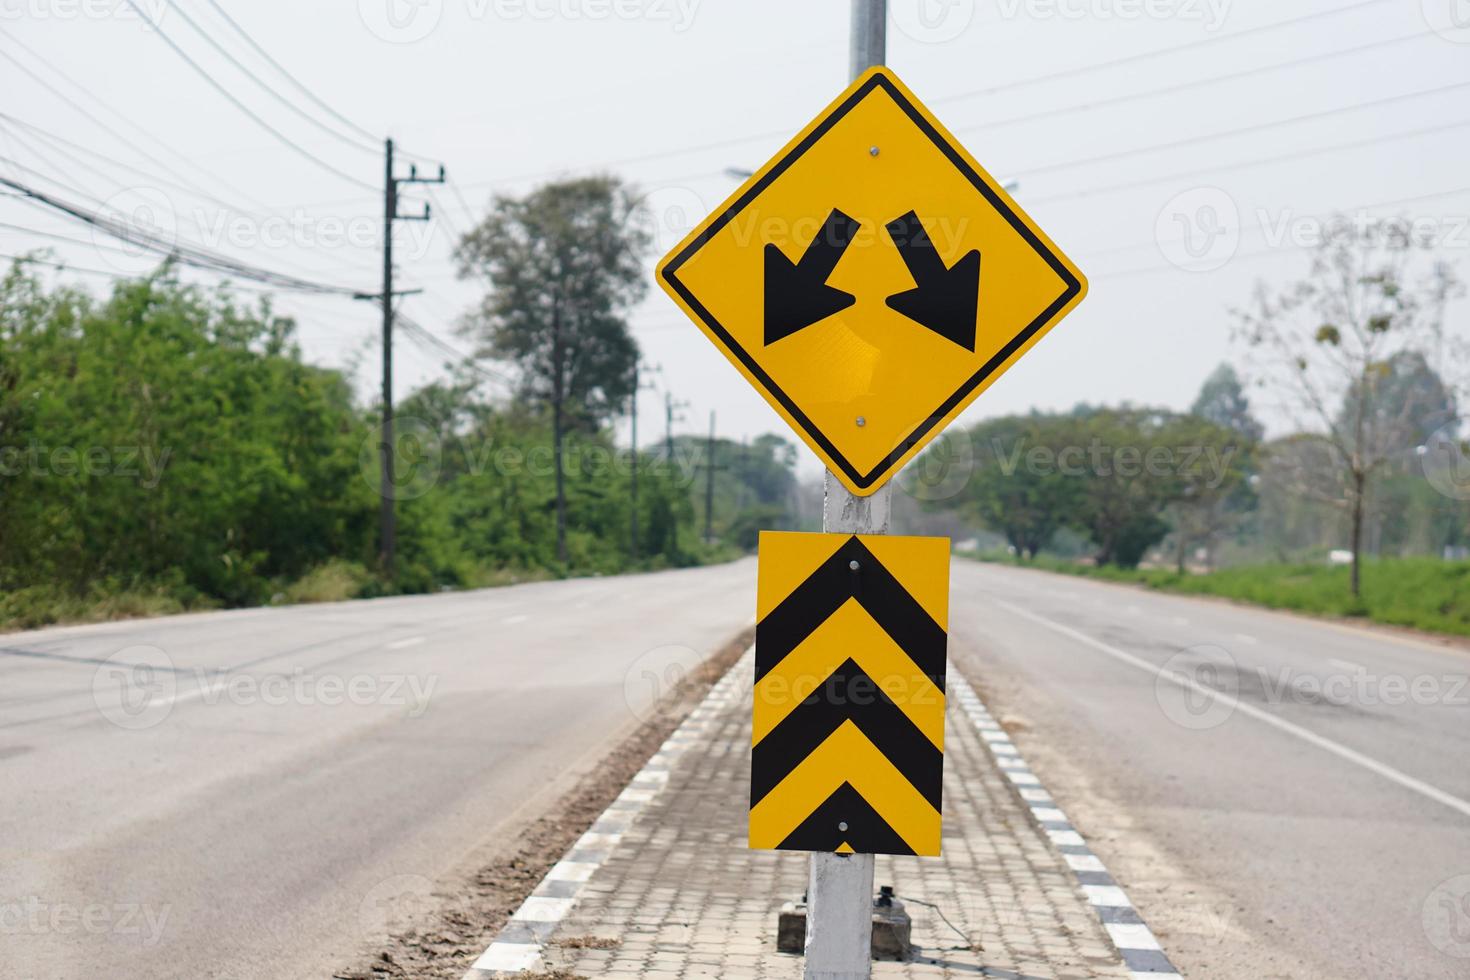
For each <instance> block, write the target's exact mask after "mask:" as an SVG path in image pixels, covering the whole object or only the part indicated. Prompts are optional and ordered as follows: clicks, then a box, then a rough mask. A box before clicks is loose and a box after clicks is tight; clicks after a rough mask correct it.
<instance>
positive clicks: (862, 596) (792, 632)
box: [755, 536, 945, 691]
mask: <svg viewBox="0 0 1470 980" xmlns="http://www.w3.org/2000/svg"><path fill="white" fill-rule="evenodd" d="M853 561H856V562H857V563H858V570H857V571H853V570H852V569H851V568H850V567H849V564H850V563H851V562H853ZM851 598H855V599H857V601H858V602H859V603H860V604H861V605H862V607H863V609H865V610H867V613H868V615H869V616H872V617H873V620H874V622H876V623H877V624H878V625H879V626H881V627H882V628H883V631H884V632H885V633H887V634H888V635H889V636H890V637H891V638H892V639H893V642H894V643H896V644H898V646H899V648H900V649H902V650H903V651H904V652H905V653H906V654H908V656H909V658H910V659H911V660H913V662H914V664H915V665H916V666H917V667H918V668H919V670H920V671H922V672H923V673H925V674H926V675H928V677H929V679H930V680H931V681H933V682H934V684H935V686H937V687H938V688H939V689H940V690H941V691H942V690H944V650H945V634H944V629H943V628H942V627H941V626H940V625H939V624H938V623H936V622H935V621H934V619H933V617H931V616H930V615H929V614H928V613H927V612H925V611H924V607H923V606H921V605H919V603H918V601H917V600H915V599H914V597H913V596H911V595H909V593H908V590H907V589H905V588H904V587H903V586H902V585H901V584H900V583H899V582H898V580H897V579H895V578H894V577H893V574H892V573H891V572H889V571H888V569H886V568H884V567H883V563H882V562H880V561H879V560H878V559H877V558H876V557H874V555H873V553H872V552H871V551H869V550H868V549H867V548H866V547H864V546H863V543H862V542H861V541H859V540H858V539H857V537H856V536H853V537H851V538H849V539H848V540H847V543H846V544H844V545H843V546H842V547H841V548H838V549H837V553H836V554H834V555H833V556H832V557H831V558H828V559H827V560H826V561H825V562H823V563H822V565H821V566H820V567H819V568H818V569H817V570H816V571H815V572H813V573H812V574H811V575H810V576H808V577H807V580H806V581H805V582H803V583H801V585H799V586H798V587H797V588H796V590H795V591H793V592H792V593H791V594H790V595H789V596H787V597H786V598H785V599H783V600H782V601H781V604H780V605H778V606H777V607H776V608H775V609H772V610H771V611H770V612H769V613H767V614H766V617H765V618H764V619H762V620H761V621H760V622H759V623H758V624H756V633H755V679H756V681H757V682H759V681H760V679H761V678H762V677H764V676H765V675H766V674H767V673H769V672H770V671H771V670H773V669H774V668H775V667H776V665H777V664H779V663H780V662H781V661H782V660H784V659H785V658H786V655H787V654H789V653H790V652H791V651H792V650H794V649H796V647H797V645H798V644H800V643H801V641H802V640H804V639H806V638H807V637H808V636H810V635H811V634H812V633H814V632H816V630H817V628H818V627H820V626H821V625H822V624H823V623H825V622H826V621H827V620H828V619H830V618H831V617H832V614H833V613H835V612H836V611H837V610H838V608H839V607H841V605H842V604H843V603H844V602H846V601H847V600H848V599H851Z"/></svg>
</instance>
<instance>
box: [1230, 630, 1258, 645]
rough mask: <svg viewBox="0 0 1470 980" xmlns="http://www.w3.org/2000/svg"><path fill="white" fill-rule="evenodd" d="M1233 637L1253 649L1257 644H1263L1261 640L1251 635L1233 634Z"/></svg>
mask: <svg viewBox="0 0 1470 980" xmlns="http://www.w3.org/2000/svg"><path fill="white" fill-rule="evenodd" d="M1232 635H1233V636H1234V637H1235V639H1236V640H1238V641H1239V642H1241V643H1244V644H1245V645H1246V646H1250V647H1253V646H1255V645H1256V644H1258V643H1260V642H1261V641H1260V640H1258V639H1256V638H1255V637H1254V636H1251V635H1250V634H1249V633H1235V634H1232Z"/></svg>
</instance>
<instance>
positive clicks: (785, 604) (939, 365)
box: [656, 0, 1087, 980]
mask: <svg viewBox="0 0 1470 980" xmlns="http://www.w3.org/2000/svg"><path fill="white" fill-rule="evenodd" d="M887 13H888V11H887V4H886V2H885V0H853V7H852V66H851V74H852V76H853V80H852V82H851V83H850V84H849V85H848V87H847V89H846V90H845V91H843V92H842V93H840V94H839V95H838V96H837V98H836V99H835V100H833V102H832V103H831V104H829V105H828V106H827V108H826V109H824V110H823V111H822V112H820V113H819V114H818V115H817V117H816V118H815V119H813V120H812V122H811V123H809V124H808V125H807V126H806V127H805V128H804V129H802V130H801V131H800V132H799V133H797V134H796V135H795V136H794V137H793V138H792V139H791V140H790V142H788V143H787V144H786V146H785V147H783V148H782V149H781V150H780V151H778V152H777V153H776V155H775V156H773V157H772V158H771V159H770V160H769V161H768V162H767V163H766V164H765V165H763V166H762V167H761V168H760V169H759V170H757V171H755V172H753V173H752V174H750V175H749V178H748V179H747V180H746V181H745V183H744V184H742V185H741V186H740V188H739V189H737V190H736V191H735V193H734V194H733V195H731V197H730V198H729V199H728V200H727V201H725V203H724V204H722V205H721V206H720V207H719V208H717V209H716V210H715V211H714V212H713V213H712V214H710V215H709V216H708V217H707V218H705V220H704V221H703V222H701V223H700V224H699V226H698V227H696V228H695V229H694V230H693V231H691V232H690V233H689V234H688V235H687V236H686V237H685V238H684V240H683V241H682V242H680V243H679V244H678V245H676V246H675V247H674V248H673V249H672V250H671V251H670V252H669V254H668V255H667V256H665V257H664V259H663V261H662V262H660V263H659V266H658V270H657V273H656V277H657V280H658V282H659V285H660V286H662V287H663V288H664V290H665V291H667V292H668V294H669V296H670V297H671V298H672V299H673V300H674V302H675V303H677V304H678V306H679V307H680V308H681V309H682V310H683V311H684V312H685V313H686V314H688V315H689V318H690V319H691V320H692V321H693V322H694V323H695V324H696V325H697V326H698V327H699V329H700V330H701V331H703V333H704V334H705V336H706V337H708V338H709V340H710V342H711V343H713V344H714V345H715V346H716V347H717V348H718V349H719V350H720V352H721V353H723V354H724V355H725V356H726V357H727V358H728V359H729V361H730V363H731V364H732V365H733V366H734V367H735V368H736V370H738V371H739V372H740V373H741V374H742V375H743V376H744V377H745V378H746V380H747V381H749V382H750V383H751V385H752V386H753V387H754V388H755V390H756V391H757V392H759V393H760V395H761V396H762V397H763V398H765V399H766V401H767V402H768V403H769V404H770V405H771V408H772V409H773V410H774V411H775V412H776V413H777V414H779V415H780V416H781V417H782V418H783V419H785V420H786V421H787V422H788V423H789V424H790V425H791V427H792V430H793V431H794V432H795V433H796V434H797V435H798V436H799V437H800V438H801V439H802V441H803V442H805V443H806V445H807V446H808V447H809V448H810V449H811V451H812V452H813V453H815V454H816V455H817V457H818V458H819V459H821V460H822V461H823V463H824V464H825V465H826V467H827V476H826V485H825V490H826V500H825V504H824V507H823V519H822V529H823V531H825V532H827V533H825V534H820V535H808V536H801V535H797V536H794V537H793V536H788V535H780V534H774V533H765V532H763V533H762V536H761V542H762V543H761V547H760V549H759V550H760V570H759V573H758V577H759V579H760V584H759V587H758V589H757V593H758V603H757V605H758V615H757V625H756V680H755V684H756V693H757V696H758V698H759V700H757V701H756V703H755V708H754V713H753V718H752V722H753V727H752V733H753V739H754V741H753V744H752V768H751V819H750V846H751V847H754V848H762V849H764V848H774V849H795V850H807V851H810V852H811V866H810V878H809V885H808V889H807V916H806V964H805V975H806V976H807V977H808V978H822V980H828V978H831V980H839V978H840V980H865V978H866V977H868V976H869V974H870V962H869V961H870V959H871V955H870V950H871V943H872V938H871V937H872V933H873V861H874V858H873V855H874V854H917V855H937V854H938V853H939V848H940V842H941V839H942V835H941V833H940V824H941V822H942V799H941V796H942V793H941V789H942V785H943V750H944V746H943V690H944V669H943V664H944V653H943V649H942V648H943V644H944V634H945V626H944V621H945V617H946V616H947V613H946V612H945V611H944V608H945V607H944V602H947V595H948V574H947V570H948V548H947V545H944V546H941V551H940V553H939V554H938V555H937V556H936V555H934V554H932V553H930V552H927V551H924V550H923V549H929V548H932V547H933V544H932V542H933V540H934V539H917V538H913V539H910V538H900V537H879V536H880V535H886V534H887V533H888V527H889V514H890V497H891V490H890V489H889V485H890V481H891V480H892V478H893V477H894V476H895V475H896V474H897V473H898V472H899V470H901V469H902V468H903V466H904V465H905V464H906V463H908V462H909V461H910V460H912V459H914V458H915V457H916V456H917V455H918V454H919V453H921V452H922V451H923V450H924V447H925V446H927V445H928V444H929V443H930V441H931V440H933V439H934V438H935V437H936V436H937V435H938V434H939V433H940V432H941V431H943V429H944V427H945V426H947V425H949V424H950V423H951V422H953V421H955V419H957V418H958V417H959V415H960V413H961V412H963V411H964V410H965V408H966V407H967V406H969V405H970V404H971V403H972V402H973V401H974V400H975V399H976V398H978V397H979V396H980V394H981V393H982V392H984V391H985V389H986V388H987V387H988V386H989V385H990V384H992V383H993V382H994V381H995V380H996V379H997V378H999V377H1000V376H1001V375H1003V374H1004V373H1005V372H1006V371H1007V370H1009V368H1010V367H1011V366H1012V365H1013V364H1015V363H1016V362H1017V361H1018V360H1019V359H1020V358H1022V357H1024V356H1025V354H1026V353H1027V352H1028V351H1029V350H1030V349H1031V348H1032V347H1033V346H1035V345H1036V343H1037V342H1038V341H1039V340H1040V339H1041V338H1042V337H1043V336H1044V335H1045V334H1046V333H1047V331H1049V330H1050V329H1051V328H1052V327H1053V326H1054V325H1055V324H1056V323H1057V322H1058V321H1059V320H1060V319H1061V318H1062V317H1063V316H1065V315H1066V314H1067V313H1068V312H1070V311H1071V310H1072V309H1073V308H1074V307H1076V305H1077V304H1078V303H1079V302H1081V300H1082V297H1083V296H1084V295H1085V294H1086V291H1087V282H1086V279H1085V278H1083V276H1082V273H1081V272H1079V271H1078V270H1077V268H1076V266H1074V265H1073V264H1072V263H1071V262H1070V261H1069V260H1068V259H1067V258H1066V256H1065V255H1063V254H1062V253H1061V251H1060V250H1059V249H1058V248H1057V247H1056V246H1055V245H1054V244H1053V243H1052V241H1051V239H1049V238H1048V237H1047V236H1046V234H1045V233H1044V232H1043V231H1042V230H1041V229H1040V227H1038V226H1037V224H1036V223H1035V222H1034V221H1033V220H1031V218H1030V217H1029V216H1028V215H1027V214H1026V213H1025V212H1024V211H1022V210H1021V208H1020V206H1019V205H1018V204H1017V203H1016V202H1015V200H1014V199H1012V198H1011V196H1010V194H1009V193H1008V192H1007V191H1006V189H1005V187H1004V186H1003V185H1002V184H1001V183H1000V182H999V181H997V180H995V178H993V177H992V176H991V175H990V174H988V173H987V172H986V171H985V169H984V168H983V167H982V166H981V164H980V163H979V161H977V160H976V159H975V158H974V157H973V156H971V155H970V153H969V152H968V151H967V150H966V149H965V148H964V146H963V145H961V144H960V142H959V141H958V140H957V139H956V138H955V137H954V135H953V134H951V133H950V132H949V131H948V130H947V129H945V127H944V125H943V124H942V123H941V122H940V121H939V120H938V119H937V118H936V117H935V116H934V114H933V113H932V112H930V111H929V110H928V108H926V107H925V106H924V104H923V103H922V102H921V101H920V100H919V98H918V96H916V95H915V94H914V93H913V92H912V91H910V90H909V88H908V86H906V85H905V84H904V83H903V82H902V81H901V80H900V79H899V78H898V76H897V75H896V74H895V73H894V72H892V71H890V70H889V69H888V68H886V67H885V66H884V65H883V61H884V42H885V28H886V19H887ZM859 536H860V537H859ZM797 538H803V540H802V541H801V542H800V543H798V542H797ZM926 540H927V541H930V542H931V543H930V544H922V543H921V542H923V541H926ZM911 548H918V549H920V551H921V552H922V553H923V554H925V555H926V556H927V557H924V558H922V559H920V558H919V557H918V555H919V553H920V552H914V553H910V552H909V549H911ZM844 549H847V551H844ZM863 549H866V550H863ZM848 552H851V553H850V554H849V553H848ZM814 554H815V555H816V559H815V562H816V563H815V564H811V563H810V562H809V561H808V559H811V558H812V557H813V555H814ZM844 554H846V561H845V563H842V562H839V565H840V566H841V567H840V568H839V567H837V566H836V565H832V564H831V562H832V561H834V560H836V559H835V558H834V556H838V557H840V556H842V555H844ZM940 559H942V560H940ZM940 595H942V596H944V597H946V598H945V599H944V602H941V601H939V600H937V599H935V598H934V597H935V596H940ZM919 596H930V599H929V602H928V609H927V610H926V611H923V612H919V611H917V610H916V608H915V607H914V606H913V604H914V603H918V606H924V601H923V600H922V599H920V598H918V597H919ZM885 597H886V598H885ZM851 600H857V602H856V607H858V608H854V607H853V605H851V604H850V603H851ZM888 602H892V603H897V605H898V606H902V607H904V608H906V609H908V610H909V612H907V613H904V614H903V615H901V616H899V617H897V618H896V619H895V618H893V617H891V616H890V617H888V623H889V626H893V625H895V624H896V623H900V622H902V623H908V624H910V625H912V624H915V623H918V624H920V625H921V626H923V628H922V629H921V630H920V631H919V633H918V634H914V633H910V632H906V631H905V630H904V629H902V628H900V629H899V630H898V634H901V635H896V634H895V633H894V631H893V630H891V629H889V628H888V627H887V626H883V625H882V623H879V622H877V621H878V620H882V619H884V617H885V615H886V614H885V613H884V609H885V603H888ZM864 615H869V616H870V617H873V619H872V620H871V621H864V620H863V619H862V617H863V616H864ZM926 623H927V625H924V624H926ZM925 636H927V637H928V639H925V638H924V637H925ZM936 644H937V646H936ZM936 651H937V652H936ZM839 654H843V655H844V656H838V655H839ZM847 654H850V656H847ZM925 665H927V666H925ZM875 668H876V669H877V670H879V672H880V673H884V674H885V675H893V676H895V677H907V678H908V679H909V681H910V682H911V684H910V687H912V688H914V689H916V690H918V689H921V690H923V691H925V692H926V694H925V701H924V704H922V705H921V704H920V702H919V701H918V700H916V699H913V698H909V697H907V696H906V695H905V694H904V693H903V692H902V691H897V692H895V693H893V694H892V695H890V693H889V692H888V691H881V690H880V695H879V696H878V697H877V698H876V699H875V698H873V697H871V696H870V695H864V697H865V698H866V700H865V702H864V704H863V705H859V704H858V703H857V702H856V700H855V698H856V693H855V692H852V691H850V690H848V689H847V688H848V687H850V686H851V684H850V682H853V681H864V682H870V681H871V680H872V677H871V672H872V670H873V669H875ZM796 681H801V682H802V684H800V685H797V686H800V687H801V689H802V690H803V691H805V692H806V693H807V694H814V695H816V696H815V698H811V697H805V696H803V698H802V699H796V698H795V695H793V694H791V693H790V692H791V690H793V683H794V682H796ZM811 681H818V682H820V685H821V691H822V693H820V694H817V692H814V691H812V690H811V688H810V684H809V682H811ZM782 691H785V692H786V693H785V694H782V693H781V692H782ZM936 695H937V696H936ZM936 703H937V709H936ZM926 706H927V707H926ZM936 710H937V713H938V716H937V718H936V716H935V711H936ZM879 774H881V777H880V775H879Z"/></svg>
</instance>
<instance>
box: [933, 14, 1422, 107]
mask: <svg viewBox="0 0 1470 980" xmlns="http://www.w3.org/2000/svg"><path fill="white" fill-rule="evenodd" d="M1434 33H1435V32H1434V31H1433V30H1426V31H1416V32H1414V33H1413V34H1404V35H1401V36H1399V37H1390V38H1384V39H1382V40H1378V41H1370V42H1369V43H1367V44H1360V45H1358V46H1357V47H1353V48H1340V49H1338V50H1336V51H1325V52H1322V53H1320V54H1314V55H1307V56H1306V57H1304V58H1291V59H1289V60H1287V61H1278V62H1276V63H1275V64H1271V65H1258V66H1256V67H1254V68H1245V69H1241V70H1240V71H1231V72H1226V73H1225V74H1223V75H1210V76H1207V77H1205V78H1195V79H1191V80H1189V81H1186V82H1178V83H1175V84H1173V85H1163V86H1160V87H1159V88H1153V89H1145V90H1144V91H1142V92H1130V93H1128V94H1126V95H1116V96H1111V97H1109V98H1106V99H1098V100H1096V101H1093V102H1077V103H1074V104H1072V105H1064V106H1057V107H1055V108H1052V109H1043V110H1041V111H1039V112H1028V113H1025V114H1023V115H1018V116H1007V117H1005V118H1003V119H992V120H990V121H988V122H982V123H974V124H971V125H966V126H955V127H954V131H955V132H957V133H963V132H966V131H968V130H980V129H983V130H986V131H987V132H989V131H992V130H995V129H999V128H1001V127H1003V126H1014V125H1017V124H1019V123H1029V122H1035V121H1036V120H1038V119H1050V118H1052V117H1054V116H1062V115H1067V114H1069V113H1073V112H1084V111H1091V110H1093V109H1103V108H1111V107H1113V106H1117V105H1124V104H1125V103H1128V102H1136V101H1138V100H1139V99H1152V98H1156V97H1158V96H1161V95H1174V94H1175V93H1178V92H1187V91H1189V90H1191V89H1196V88H1204V87H1206V86H1209V85H1218V84H1219V83H1221V82H1233V81H1238V80H1239V79H1242V78H1251V77H1254V76H1256V75H1263V74H1266V73H1268V72H1273V71H1281V70H1282V69H1285V68H1296V67H1299V66H1301V65H1309V64H1315V63H1317V62H1321V61H1329V60H1331V59H1334V58H1345V57H1348V56H1349V55H1354V54H1362V53H1363V52H1365V51H1376V50H1377V49H1379V48H1386V47H1390V46H1392V45H1395V44H1402V43H1404V42H1405V41H1415V40H1418V39H1419V38H1424V37H1430V36H1432V35H1433V34H1434Z"/></svg>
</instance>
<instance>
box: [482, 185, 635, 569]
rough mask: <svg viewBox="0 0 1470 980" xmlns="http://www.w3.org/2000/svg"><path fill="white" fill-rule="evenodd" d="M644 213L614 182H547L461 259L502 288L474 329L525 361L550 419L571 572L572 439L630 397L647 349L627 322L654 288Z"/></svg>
mask: <svg viewBox="0 0 1470 980" xmlns="http://www.w3.org/2000/svg"><path fill="white" fill-rule="evenodd" d="M635 211H636V204H635V197H634V195H633V194H632V193H631V191H630V190H629V189H628V188H627V187H626V186H624V185H623V184H622V183H621V182H619V181H618V180H617V179H616V178H613V177H588V178H582V179H578V180H569V181H562V182H559V183H552V184H546V185H544V186H542V187H540V188H538V189H536V190H534V191H532V192H531V193H530V194H528V195H526V196H525V197H520V198H516V197H497V198H496V199H495V200H494V202H493V203H492V204H491V208H490V213H489V214H488V215H487V216H486V218H485V220H484V221H482V222H481V223H480V225H479V226H478V227H476V228H475V229H474V230H472V231H471V232H469V233H468V234H467V235H465V237H464V239H463V240H462V241H461V242H460V244H459V248H458V250H457V252H456V258H457V260H458V262H459V268H460V274H461V276H462V277H464V278H469V277H472V276H473V277H477V278H480V279H482V280H486V281H489V282H490V283H491V284H492V287H493V288H492V291H491V292H490V293H489V294H488V295H487V296H486V297H485V299H484V300H483V301H482V302H481V304H480V305H479V307H478V308H477V309H476V310H475V311H474V312H473V314H472V315H471V317H470V319H469V323H468V324H467V331H468V332H469V334H470V335H471V336H473V337H474V338H475V340H476V342H477V353H478V354H479V355H481V356H485V357H491V358H498V359H503V360H508V361H512V362H514V363H515V364H516V365H517V366H518V367H519V368H520V372H521V382H522V394H523V395H524V396H526V397H528V398H529V399H532V400H534V401H536V402H538V403H540V404H544V405H546V406H547V407H548V408H549V410H550V413H551V430H552V445H553V458H554V466H555V470H556V555H557V560H558V561H560V562H563V563H564V562H566V561H567V559H568V552H567V495H566V472H565V469H566V464H565V459H564V451H565V439H566V434H567V431H568V429H569V428H571V427H582V428H591V427H595V426H596V424H597V423H599V422H600V421H602V420H603V419H606V418H607V417H608V416H610V415H613V414H615V413H616V412H617V411H618V410H619V407H620V406H621V405H623V404H624V403H625V401H626V399H627V397H628V396H629V395H630V394H631V385H632V376H633V365H634V364H635V363H636V361H637V356H638V348H637V344H636V343H635V342H634V340H633V337H632V335H631V334H630V333H629V330H628V325H627V322H626V316H627V313H628V311H629V310H630V309H631V308H632V307H633V305H634V304H636V303H637V302H638V300H640V299H641V298H642V297H643V295H644V293H645V291H646V290H647V274H646V272H645V270H644V266H643V260H644V256H645V253H646V251H647V248H648V244H649V240H648V235H647V233H646V232H644V231H642V230H641V229H640V227H639V222H637V221H636V220H632V219H633V218H635V217H636V213H635Z"/></svg>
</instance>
